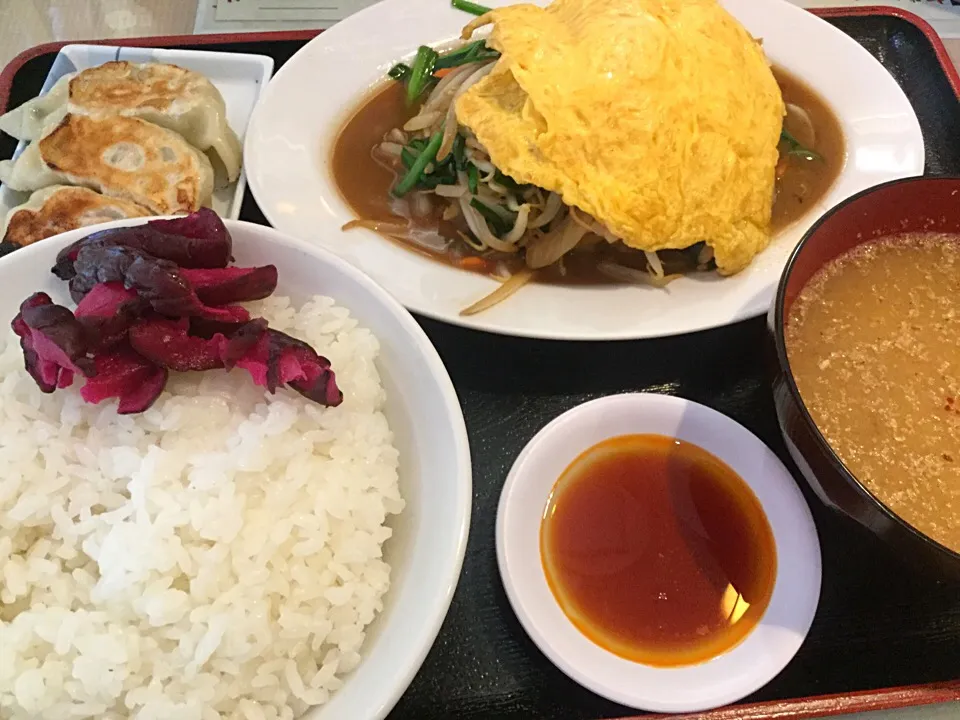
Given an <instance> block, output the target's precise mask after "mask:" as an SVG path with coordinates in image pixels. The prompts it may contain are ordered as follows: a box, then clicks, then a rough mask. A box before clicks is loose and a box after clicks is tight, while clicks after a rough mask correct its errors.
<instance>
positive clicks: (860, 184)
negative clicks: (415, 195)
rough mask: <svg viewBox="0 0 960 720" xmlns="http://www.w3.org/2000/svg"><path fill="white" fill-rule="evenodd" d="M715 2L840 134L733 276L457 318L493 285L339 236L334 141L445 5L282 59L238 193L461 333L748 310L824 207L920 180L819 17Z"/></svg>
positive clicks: (913, 152) (579, 335)
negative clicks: (813, 179)
mask: <svg viewBox="0 0 960 720" xmlns="http://www.w3.org/2000/svg"><path fill="white" fill-rule="evenodd" d="M537 2H538V4H544V0H537ZM493 4H494V5H504V4H507V3H506V2H504V0H496V1H495V2H494V3H493ZM724 5H725V6H726V7H727V8H728V9H729V10H730V11H731V12H732V13H733V14H734V15H735V16H736V17H737V18H739V19H740V20H741V21H742V22H743V24H744V25H745V26H746V27H747V29H748V30H749V31H750V32H752V33H753V35H754V36H757V37H762V38H763V41H764V43H763V45H764V48H765V50H766V51H767V53H768V54H769V55H770V57H771V59H772V60H773V62H774V63H775V64H777V65H778V66H780V67H782V68H784V69H786V70H788V71H789V72H791V73H792V74H793V75H795V76H796V77H798V78H800V79H802V80H803V81H804V82H806V83H807V84H808V85H809V86H811V87H813V88H814V89H816V90H817V92H818V93H819V94H820V95H821V96H822V97H823V98H824V99H825V100H826V101H827V103H828V104H829V105H830V106H831V107H832V108H833V109H834V111H835V112H836V114H837V116H838V117H839V118H840V121H841V124H842V126H843V132H844V134H845V135H846V139H847V158H846V161H845V164H844V166H843V169H842V170H841V173H840V176H839V178H838V180H837V182H836V183H835V184H834V187H833V188H832V190H831V191H830V192H829V193H827V196H826V197H825V198H823V200H822V201H821V202H820V203H818V204H817V206H815V207H812V208H811V209H810V211H809V212H808V213H807V214H806V215H805V216H804V218H803V219H802V220H801V221H799V222H797V223H795V224H794V225H792V226H791V227H788V228H786V229H784V230H783V231H782V232H781V233H780V235H779V236H778V237H777V238H776V240H775V241H774V242H773V243H772V245H771V247H770V248H768V249H767V250H766V251H765V252H764V253H762V254H761V255H760V256H759V257H758V258H757V259H756V260H754V262H753V264H752V265H751V266H750V267H749V268H747V269H746V270H745V271H743V272H741V273H740V274H739V275H737V276H735V277H732V278H720V277H717V276H715V275H709V276H704V277H697V278H682V279H680V280H677V281H675V282H673V283H671V284H670V286H669V287H668V288H666V289H657V288H652V287H636V286H604V287H593V288H590V287H558V286H550V285H533V286H528V287H525V288H523V290H522V291H521V292H519V293H517V294H516V295H514V296H513V297H512V298H510V300H509V301H507V302H504V303H501V304H500V305H499V306H497V307H494V308H493V309H491V310H489V311H487V312H483V313H480V314H478V315H474V316H471V317H466V318H463V317H460V316H459V312H460V310H461V309H463V308H464V307H466V306H467V305H469V304H470V303H472V302H473V301H475V300H477V299H479V298H480V297H482V296H483V295H485V294H486V293H488V292H490V291H491V290H492V289H493V288H494V287H495V286H496V284H495V281H493V280H490V279H488V278H484V277H481V276H479V275H476V274H472V273H468V272H465V271H461V270H457V269H454V268H452V267H448V266H446V265H443V264H441V263H439V262H436V261H432V260H429V259H427V258H424V257H421V256H419V255H417V254H415V253H413V252H410V251H408V250H405V249H403V248H401V247H399V246H397V245H396V244H393V243H391V242H389V241H387V240H384V239H383V238H381V237H380V236H378V235H376V234H375V233H373V232H369V231H366V230H352V231H350V233H349V234H347V233H342V232H341V231H340V226H341V225H342V224H343V223H345V222H347V221H348V220H351V219H352V218H353V215H352V214H351V212H350V210H349V209H348V207H347V206H346V204H345V203H344V202H343V200H342V199H341V198H340V195H339V194H338V192H337V190H336V187H335V186H334V184H333V182H332V177H331V173H330V164H329V156H330V154H331V147H332V145H333V142H334V139H335V137H336V134H337V132H338V130H339V129H340V127H341V126H342V125H343V123H344V121H345V120H346V119H347V117H348V114H349V113H351V112H352V111H353V110H354V109H355V108H356V107H357V104H358V102H359V101H360V100H361V98H362V97H363V96H364V94H365V92H366V91H367V90H368V89H369V88H371V87H372V86H374V85H376V84H377V83H378V82H380V81H381V80H382V79H383V77H384V76H385V75H386V72H387V70H388V69H389V67H390V66H391V64H392V63H394V62H396V61H398V60H400V59H402V58H405V57H409V56H410V55H411V54H412V53H413V52H415V51H416V48H417V46H418V45H421V44H429V45H436V44H440V43H444V42H447V41H450V40H452V39H454V38H456V37H458V36H459V33H460V29H461V27H462V26H463V25H464V24H465V23H466V22H468V21H469V20H470V16H469V15H466V14H465V13H462V12H459V11H456V10H453V9H452V8H451V7H449V2H448V0H386V1H385V2H382V3H380V4H378V5H375V6H373V7H370V8H367V9H366V10H362V11H360V12H359V13H357V14H356V15H353V16H351V17H349V18H347V19H346V20H344V21H343V22H342V23H340V24H338V25H335V26H334V27H333V28H332V29H330V30H328V31H327V32H325V33H323V34H322V35H320V36H318V37H317V38H315V39H314V40H312V41H311V42H310V43H308V44H307V45H306V46H305V47H304V48H303V49H301V50H300V51H299V52H298V53H297V54H296V55H294V57H293V58H291V59H290V60H289V61H288V62H287V63H286V64H285V65H284V66H283V67H282V68H281V69H280V70H279V71H278V72H277V75H276V77H275V78H274V79H273V80H272V81H271V82H270V84H269V85H268V86H267V89H266V92H265V93H264V96H263V99H262V100H261V102H260V105H259V106H258V107H257V109H256V111H255V112H254V115H253V118H252V120H251V121H250V129H249V131H248V133H247V142H246V146H245V149H244V150H245V152H244V155H245V158H246V162H247V175H248V177H249V178H250V189H251V190H252V191H253V194H254V196H255V197H256V199H257V202H258V203H259V205H260V208H261V209H262V210H263V212H264V214H265V215H266V217H267V218H268V219H269V221H270V222H271V223H272V224H273V225H274V226H275V227H277V228H279V229H281V230H283V231H284V232H288V233H290V234H292V235H295V236H297V237H300V238H304V239H308V240H312V241H314V242H316V243H319V244H321V245H323V246H324V247H326V248H329V249H330V250H333V251H334V252H336V253H337V254H338V255H340V256H341V257H344V258H346V259H347V260H349V261H350V262H352V263H354V264H355V265H357V266H359V267H361V268H363V269H364V270H365V271H366V272H367V273H369V274H370V275H371V276H372V277H373V278H374V279H375V280H377V281H378V282H380V283H382V284H383V285H384V287H386V288H387V289H388V290H390V291H391V292H392V293H393V294H394V295H396V297H397V298H398V299H399V300H400V301H401V302H402V303H403V304H405V305H406V306H407V307H408V308H410V309H411V310H414V311H416V312H419V313H422V314H424V315H428V316H430V317H434V318H437V319H440V320H445V321H447V322H451V323H456V324H459V325H464V326H467V327H472V328H477V329H482V330H488V331H492V332H499V333H505V334H509V335H521V336H528V337H543V338H558V339H570V340H587V339H602V340H611V339H626V338H647V337H660V336H664V335H673V334H677V333H682V332H691V331H695V330H702V329H705V328H711V327H717V326H720V325H726V324H728V323H731V322H735V321H737V320H742V319H744V318H747V317H751V316H755V315H760V314H762V313H764V312H765V311H766V309H767V307H768V306H769V304H770V302H771V300H772V298H773V293H774V290H775V288H776V284H777V280H778V278H779V276H780V273H781V271H782V270H783V267H784V265H785V264H786V260H787V257H788V256H789V254H790V251H791V250H792V249H793V247H794V246H795V245H796V243H797V242H798V241H799V239H800V237H801V236H802V235H803V233H804V231H805V230H806V229H807V228H808V227H809V226H810V225H811V224H812V223H813V222H814V220H816V218H817V217H818V216H819V215H820V214H821V213H822V212H823V211H824V210H826V209H827V208H828V207H831V206H832V205H835V204H836V203H837V202H839V201H841V200H843V199H845V198H847V197H849V196H850V195H853V194H854V193H856V192H858V191H860V190H863V189H864V188H867V187H869V186H871V185H875V184H877V183H880V182H883V181H886V180H890V179H893V178H899V177H906V176H910V175H919V174H921V173H922V172H923V162H924V149H923V136H922V134H921V132H920V124H919V122H918V121H917V117H916V115H915V114H914V112H913V108H912V107H911V106H910V103H909V101H908V100H907V98H906V96H905V95H904V94H903V91H901V90H900V87H899V86H898V85H897V83H896V82H895V81H894V79H893V77H891V76H890V74H889V73H888V72H887V71H886V70H885V69H884V68H883V66H882V65H880V63H879V62H877V61H876V60H875V59H874V58H873V57H872V56H871V55H870V53H868V52H867V51H866V50H865V49H864V48H862V47H861V46H860V45H858V44H857V43H856V42H855V41H854V40H852V39H851V38H849V37H848V36H846V35H844V34H843V33H842V32H840V31H839V30H837V29H836V28H834V27H833V26H831V25H830V24H828V23H827V22H825V21H823V20H821V19H820V18H817V17H815V16H814V15H811V14H810V13H808V12H806V11H804V10H801V9H800V8H798V7H796V6H794V5H791V4H790V3H788V2H785V1H784V0H764V1H763V2H758V1H757V0H725V2H724Z"/></svg>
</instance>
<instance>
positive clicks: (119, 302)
mask: <svg viewBox="0 0 960 720" xmlns="http://www.w3.org/2000/svg"><path fill="white" fill-rule="evenodd" d="M144 305H145V303H144V302H143V301H142V300H141V299H140V297H139V296H138V295H137V293H136V291H135V290H128V289H127V288H125V287H124V286H123V283H119V282H109V283H99V284H97V285H94V286H93V289H91V290H90V292H88V293H87V294H86V295H84V297H83V299H82V300H81V301H80V302H79V304H78V305H77V309H76V311H75V312H74V315H76V317H77V319H78V320H79V321H80V323H81V324H82V325H83V327H84V328H85V329H86V332H87V339H88V340H89V342H90V345H91V347H93V348H94V349H106V348H109V347H112V346H113V345H116V344H117V343H118V342H120V341H121V340H123V339H124V338H125V337H126V335H127V330H129V329H130V326H131V325H132V324H133V323H134V322H135V321H136V319H137V318H138V317H139V316H140V314H141V313H142V312H143V309H144Z"/></svg>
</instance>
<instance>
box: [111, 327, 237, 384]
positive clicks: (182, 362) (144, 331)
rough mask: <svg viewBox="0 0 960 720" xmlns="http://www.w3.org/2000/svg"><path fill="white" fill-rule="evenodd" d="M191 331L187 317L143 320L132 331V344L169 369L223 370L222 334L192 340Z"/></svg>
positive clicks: (147, 356)
mask: <svg viewBox="0 0 960 720" xmlns="http://www.w3.org/2000/svg"><path fill="white" fill-rule="evenodd" d="M189 331H190V321H189V320H187V319H186V318H182V319H180V320H170V319H168V318H163V317H150V318H144V319H143V320H141V321H140V322H138V323H137V324H136V325H134V326H133V327H132V328H130V345H131V347H133V349H134V350H136V351H137V352H138V353H140V354H141V355H143V356H144V357H145V358H147V359H148V360H150V361H151V362H154V363H156V364H157V365H159V366H160V367H164V368H167V369H169V370H176V371H178V372H187V371H190V370H213V369H215V368H222V367H223V366H224V365H223V360H222V359H221V357H220V350H221V347H222V345H223V343H224V342H226V338H225V337H224V336H223V335H221V334H219V333H218V334H216V335H214V336H213V337H212V338H209V339H208V338H202V337H193V336H191V335H190V334H189Z"/></svg>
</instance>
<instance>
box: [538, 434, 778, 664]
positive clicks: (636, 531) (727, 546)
mask: <svg viewBox="0 0 960 720" xmlns="http://www.w3.org/2000/svg"><path fill="white" fill-rule="evenodd" d="M540 552H541V557H542V560H543V567H544V571H545V573H546V576H547V582H548V584H549V585H550V588H551V590H552V591H553V594H554V597H555V598H556V600H557V602H558V603H559V605H560V607H561V608H562V610H563V611H564V613H565V614H566V615H567V617H568V618H569V619H570V620H571V622H573V624H574V625H576V627H577V628H578V629H579V630H580V631H581V632H582V633H583V634H584V635H586V636H587V637H588V638H590V640H592V641H593V642H594V643H596V644H597V645H599V646H601V647H603V648H605V649H607V650H609V651H610V652H613V653H615V654H617V655H619V656H621V657H623V658H625V659H627V660H632V661H635V662H640V663H645V664H647V665H656V666H661V667H666V666H677V665H690V664H694V663H698V662H703V661H706V660H709V659H711V658H713V657H715V656H717V655H719V654H721V653H723V652H726V651H727V650H729V649H730V648H732V647H734V646H735V645H737V644H738V643H739V642H740V641H742V640H743V639H744V638H745V637H746V636H747V635H748V634H749V633H750V631H751V630H752V629H753V628H754V627H755V626H756V624H757V623H758V622H759V620H760V618H761V617H762V616H763V613H764V611H765V610H766V608H767V605H768V604H769V602H770V596H771V595H772V594H773V586H774V583H775V580H776V575H777V555H776V546H775V543H774V539H773V532H772V530H771V529H770V524H769V522H768V521H767V518H766V515H765V514H764V512H763V508H762V507H761V505H760V501H759V500H758V499H757V497H756V496H755V495H754V494H753V491H752V490H751V489H750V488H749V487H748V486H747V484H746V483H745V482H744V481H743V480H742V479H741V478H740V476H739V475H737V474H736V473H735V472H734V471H733V470H732V469H731V468H729V467H728V466H727V465H726V464H725V463H724V462H723V461H721V460H720V459H718V458H716V457H715V456H713V455H711V454H710V453H709V452H707V451H706V450H703V449H702V448H700V447H698V446H696V445H692V444H690V443H686V442H683V441H680V440H676V439H674V438H669V437H665V436H662V435H624V436H620V437H614V438H610V439H608V440H604V441H603V442H601V443H598V444H597V445H594V446H593V447H591V448H589V449H588V450H586V451H585V452H583V453H582V454H581V455H580V456H579V457H578V458H577V459H576V460H574V461H573V462H572V463H571V464H570V466H569V467H568V468H567V469H566V470H565V471H564V473H563V475H561V476H560V479H559V480H558V481H557V483H556V485H555V486H554V488H553V492H552V493H551V494H550V498H549V500H548V502H547V507H546V508H545V511H544V515H543V521H542V523H541V526H540Z"/></svg>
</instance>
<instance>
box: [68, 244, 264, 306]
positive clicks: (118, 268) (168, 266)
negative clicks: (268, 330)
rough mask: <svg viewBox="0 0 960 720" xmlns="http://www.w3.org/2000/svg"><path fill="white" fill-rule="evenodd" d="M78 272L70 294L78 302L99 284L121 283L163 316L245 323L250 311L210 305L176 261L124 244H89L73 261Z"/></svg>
mask: <svg viewBox="0 0 960 720" xmlns="http://www.w3.org/2000/svg"><path fill="white" fill-rule="evenodd" d="M74 270H75V271H76V275H75V276H74V277H73V278H72V279H71V280H70V293H71V295H73V297H74V299H75V300H77V302H81V301H82V300H83V298H84V296H85V295H86V294H87V293H88V292H90V291H91V290H92V289H93V288H94V287H95V286H96V285H97V284H98V283H110V282H122V283H123V285H124V287H126V288H128V289H133V290H135V291H136V292H137V295H139V297H140V298H141V299H143V300H144V301H145V302H147V303H149V304H150V306H151V307H152V308H153V309H154V310H156V311H157V312H158V313H160V314H161V315H168V316H170V317H184V316H187V317H189V316H194V315H196V316H199V317H205V318H208V319H210V320H221V321H225V322H244V321H246V320H249V319H250V314H249V313H248V312H247V311H246V310H244V309H243V308H242V307H239V306H227V307H219V308H218V307H210V306H208V305H204V304H203V302H201V300H200V298H198V297H197V294H196V292H194V290H193V288H192V287H191V285H190V283H189V282H188V281H187V280H186V278H184V277H183V275H181V273H180V269H179V268H178V267H177V266H176V264H175V263H172V262H170V261H169V260H160V259H158V258H155V257H153V256H151V255H148V254H147V253H145V252H143V251H142V250H137V249H136V248H130V247H125V246H122V245H110V246H107V245H87V246H85V247H83V248H81V249H80V253H79V254H78V255H77V260H76V262H75V263H74Z"/></svg>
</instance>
